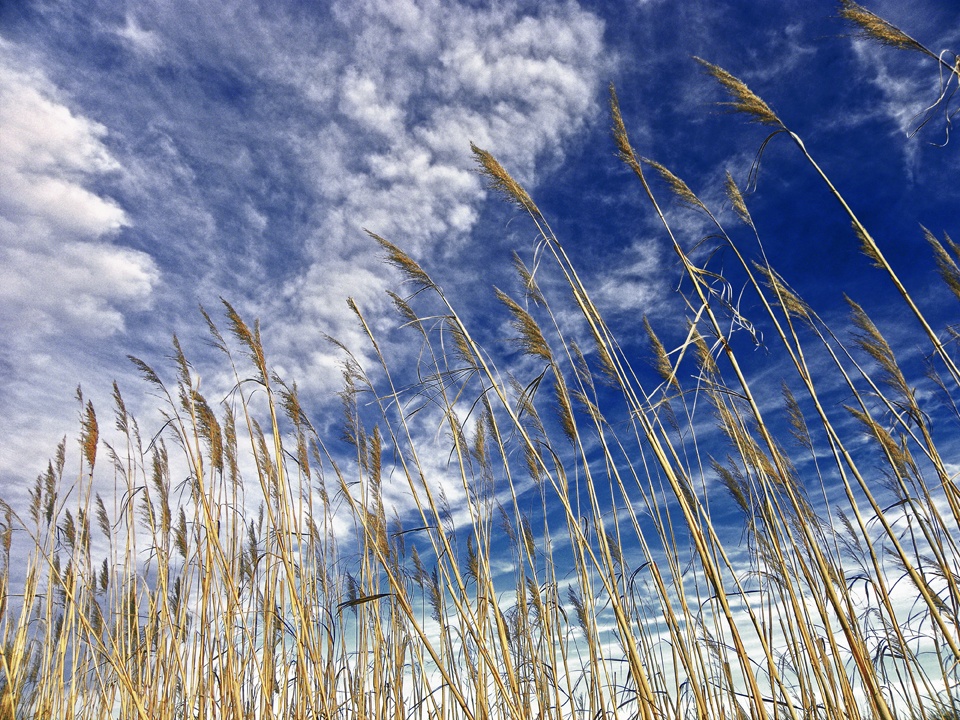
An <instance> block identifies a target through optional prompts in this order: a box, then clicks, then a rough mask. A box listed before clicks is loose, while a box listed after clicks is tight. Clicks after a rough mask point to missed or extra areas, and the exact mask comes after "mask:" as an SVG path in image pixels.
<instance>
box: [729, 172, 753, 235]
mask: <svg viewBox="0 0 960 720" xmlns="http://www.w3.org/2000/svg"><path fill="white" fill-rule="evenodd" d="M724 186H725V188H726V191H727V197H728V198H729V199H730V204H731V205H732V206H733V211H734V212H735V213H737V217H739V218H740V220H741V222H743V224H744V225H749V226H750V227H753V218H752V217H750V211H749V210H747V204H746V203H745V202H744V200H743V193H741V192H740V188H739V187H737V183H736V181H735V180H734V179H733V175H731V174H730V171H729V170H728V171H727V179H726V182H725V183H724Z"/></svg>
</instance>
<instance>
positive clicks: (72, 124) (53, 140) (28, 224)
mask: <svg viewBox="0 0 960 720" xmlns="http://www.w3.org/2000/svg"><path fill="white" fill-rule="evenodd" d="M15 52H16V49H15V48H14V47H12V46H10V45H7V44H3V45H0V257H2V258H3V262H2V267H3V270H2V271H0V301H2V302H0V308H2V309H0V326H2V327H3V328H4V330H5V331H6V332H7V333H8V334H9V335H8V337H10V341H11V343H12V344H13V345H17V344H20V343H27V342H29V339H30V338H31V337H33V336H35V335H37V334H39V335H47V334H56V333H60V332H71V333H79V334H86V333H89V334H91V335H94V336H103V335H109V334H111V333H113V332H116V331H117V330H120V329H121V328H122V327H123V312H122V306H123V304H124V303H127V302H132V303H134V304H136V305H142V304H143V303H144V302H145V301H146V300H147V299H148V297H149V295H150V292H151V289H152V287H153V285H154V284H155V282H156V281H157V270H156V268H155V267H154V265H153V262H152V261H151V260H150V258H149V256H148V255H146V254H145V253H142V252H138V251H135V250H130V249H127V248H122V247H117V246H114V245H112V244H111V243H110V242H109V241H108V238H109V237H110V236H111V235H113V234H115V233H116V232H117V231H118V230H119V229H120V228H122V227H123V226H125V225H128V224H129V220H128V217H127V214H126V213H125V212H124V210H123V209H122V208H120V207H119V206H118V205H117V204H116V203H115V202H114V201H113V200H111V199H110V198H108V197H103V196H102V195H100V194H98V193H97V192H95V191H94V190H91V189H90V188H89V185H90V184H92V183H93V182H94V181H95V179H96V178H97V177H98V176H101V175H103V174H104V173H112V172H116V171H118V170H119V165H118V164H117V162H116V160H115V159H114V158H113V157H112V156H111V154H110V152H109V151H108V150H107V148H106V146H105V145H104V143H103V137H104V136H105V134H106V129H105V128H104V127H103V126H102V125H99V124H98V123H96V122H93V121H91V120H89V119H88V118H86V117H83V116H82V115H77V114H75V113H73V112H72V111H71V110H70V109H69V108H68V107H67V106H66V105H65V104H64V103H62V102H61V101H60V100H59V98H58V93H57V90H56V88H55V87H53V86H52V85H51V84H50V83H49V82H48V81H47V80H46V79H45V78H44V77H43V76H42V75H41V74H40V73H38V72H36V71H24V70H20V69H18V68H17V67H16V66H15V63H14V61H13V56H14V54H15Z"/></svg>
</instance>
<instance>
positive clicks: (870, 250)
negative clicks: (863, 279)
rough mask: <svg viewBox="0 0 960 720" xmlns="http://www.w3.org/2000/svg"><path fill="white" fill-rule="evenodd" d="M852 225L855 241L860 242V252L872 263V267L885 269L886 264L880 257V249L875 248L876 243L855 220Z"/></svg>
mask: <svg viewBox="0 0 960 720" xmlns="http://www.w3.org/2000/svg"><path fill="white" fill-rule="evenodd" d="M852 225H853V232H854V233H856V235H857V240H859V241H860V252H862V253H863V254H864V255H866V256H867V257H868V258H870V260H871V261H873V266H874V267H876V268H880V269H881V270H882V269H883V268H885V267H886V264H885V263H884V261H883V257H881V255H880V249H879V248H878V247H877V243H876V241H875V240H874V239H873V238H872V237H871V236H870V233H868V232H867V231H866V229H865V228H864V227H863V225H861V224H860V223H858V222H857V221H856V220H854V221H853V222H852Z"/></svg>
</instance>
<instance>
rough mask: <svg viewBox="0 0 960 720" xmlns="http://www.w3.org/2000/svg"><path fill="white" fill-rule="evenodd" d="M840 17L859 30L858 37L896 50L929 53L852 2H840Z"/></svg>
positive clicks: (896, 29) (891, 26) (881, 19)
mask: <svg viewBox="0 0 960 720" xmlns="http://www.w3.org/2000/svg"><path fill="white" fill-rule="evenodd" d="M840 17H842V18H843V19H844V20H849V21H850V22H852V23H854V24H855V25H856V26H857V27H859V28H860V32H859V33H858V34H859V35H860V37H864V38H870V39H872V40H876V41H877V42H880V43H882V44H884V45H889V46H891V47H895V48H897V49H898V50H916V51H918V52H922V53H927V54H929V51H928V50H927V49H926V48H925V47H924V46H923V45H921V44H920V43H918V42H917V41H916V40H914V39H913V38H912V37H910V36H909V35H907V34H906V33H905V32H903V31H902V30H901V29H900V28H898V27H896V26H895V25H891V24H890V23H888V22H887V21H886V20H884V19H883V18H882V17H880V16H879V15H876V14H874V13H872V12H870V11H869V10H867V9H866V8H865V7H863V6H862V5H858V4H857V3H855V2H852V0H840Z"/></svg>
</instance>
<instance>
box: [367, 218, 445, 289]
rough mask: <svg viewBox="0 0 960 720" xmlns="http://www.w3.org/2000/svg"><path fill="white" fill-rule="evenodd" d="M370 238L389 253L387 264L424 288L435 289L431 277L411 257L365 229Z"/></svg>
mask: <svg viewBox="0 0 960 720" xmlns="http://www.w3.org/2000/svg"><path fill="white" fill-rule="evenodd" d="M364 232H366V233H367V235H369V236H370V237H372V238H373V239H374V240H376V241H377V242H378V243H379V244H380V247H382V248H383V249H384V250H386V251H387V262H389V263H390V264H391V265H393V266H394V267H396V268H397V269H398V270H400V271H401V272H403V273H404V274H405V275H406V276H407V277H408V278H410V280H412V281H413V282H415V283H417V284H418V285H420V286H422V287H425V288H427V287H433V286H434V285H433V281H432V280H431V279H430V276H429V275H427V273H426V272H425V271H424V270H423V268H421V267H420V266H419V265H418V264H417V263H416V262H415V261H414V260H413V259H412V258H411V257H410V256H409V255H407V254H406V253H405V252H403V250H401V249H400V248H398V247H397V246H396V245H394V244H393V243H392V242H390V241H389V240H385V239H384V238H382V237H380V236H379V235H377V234H376V233H373V232H370V231H369V230H366V229H364Z"/></svg>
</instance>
